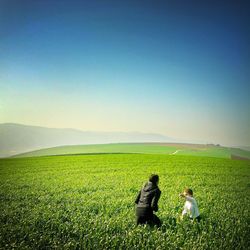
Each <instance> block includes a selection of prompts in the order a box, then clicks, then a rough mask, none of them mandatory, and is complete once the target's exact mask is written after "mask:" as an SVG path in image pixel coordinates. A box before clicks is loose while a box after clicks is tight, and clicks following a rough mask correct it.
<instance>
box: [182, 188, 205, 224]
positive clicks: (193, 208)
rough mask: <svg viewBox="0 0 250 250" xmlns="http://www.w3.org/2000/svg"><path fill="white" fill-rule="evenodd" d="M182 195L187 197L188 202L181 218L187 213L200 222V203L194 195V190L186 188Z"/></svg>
mask: <svg viewBox="0 0 250 250" xmlns="http://www.w3.org/2000/svg"><path fill="white" fill-rule="evenodd" d="M179 196H180V197H183V198H185V200H186V202H185V205H184V209H183V211H182V215H181V218H183V216H185V215H189V217H190V218H191V219H193V220H194V219H195V220H197V221H198V222H200V219H201V217H200V212H199V209H198V205H197V202H196V200H195V198H194V197H193V191H192V189H190V188H185V190H184V191H183V193H181V194H180V195H179Z"/></svg>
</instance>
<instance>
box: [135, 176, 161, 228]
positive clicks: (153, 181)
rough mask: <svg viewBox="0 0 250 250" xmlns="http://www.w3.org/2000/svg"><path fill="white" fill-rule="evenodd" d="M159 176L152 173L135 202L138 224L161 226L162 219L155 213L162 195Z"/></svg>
mask: <svg viewBox="0 0 250 250" xmlns="http://www.w3.org/2000/svg"><path fill="white" fill-rule="evenodd" d="M158 183H159V176H158V175H156V174H152V175H151V176H150V177H149V181H148V182H147V183H146V184H145V185H144V187H143V188H142V189H141V191H140V192H139V194H138V196H137V198H136V200H135V203H136V204H137V206H136V224H137V225H139V224H149V225H151V226H154V225H156V226H157V227H160V226H161V221H160V219H159V218H158V217H157V216H156V215H155V214H154V213H153V211H155V212H157V211H158V200H159V199H160V196H161V191H160V189H159V187H158Z"/></svg>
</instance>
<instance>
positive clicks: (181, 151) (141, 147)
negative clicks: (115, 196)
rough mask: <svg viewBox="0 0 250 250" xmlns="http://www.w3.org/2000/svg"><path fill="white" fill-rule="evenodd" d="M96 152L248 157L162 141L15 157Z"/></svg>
mask: <svg viewBox="0 0 250 250" xmlns="http://www.w3.org/2000/svg"><path fill="white" fill-rule="evenodd" d="M98 153H137V154H165V155H169V154H177V155H191V156H208V157H219V158H231V154H233V155H237V156H240V157H244V158H247V159H250V151H246V150H242V149H238V148H227V147H217V146H210V145H195V144H171V143H169V144H164V143H158V144H157V143H118V144H99V145H74V146H60V147H54V148H47V149H41V150H36V151H32V152H27V153H24V154H20V155H17V156H15V157H33V156H46V155H65V154H67V155H69V154H98Z"/></svg>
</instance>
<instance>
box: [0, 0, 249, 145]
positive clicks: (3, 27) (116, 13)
mask: <svg viewBox="0 0 250 250" xmlns="http://www.w3.org/2000/svg"><path fill="white" fill-rule="evenodd" d="M201 2H202V3H201ZM247 2H249V1H185V0H183V1H178V0H177V1H167V0H166V1H153V0H152V1H147V0H144V1H136V0H133V1H128V0H126V1H117V0H114V1H103V0H100V1H96V0H91V1H84V0H83V1H70V0H68V1H65V0H60V1H59V0H58V1H54V0H43V1H34V0H30V1H26V0H23V1H19V0H17V1H14V0H2V1H0V123H5V122H14V123H22V124H28V125H40V126H48V127H62V128H64V127H71V128H78V129H82V130H94V131H139V132H151V133H160V134H163V135H167V136H170V137H174V138H180V139H183V140H194V141H201V142H209V143H220V144H222V145H240V146H243V145H250V112H249V108H250V98H249V97H250V82H249V80H250V25H249V23H250V15H249V11H250V4H248V3H247Z"/></svg>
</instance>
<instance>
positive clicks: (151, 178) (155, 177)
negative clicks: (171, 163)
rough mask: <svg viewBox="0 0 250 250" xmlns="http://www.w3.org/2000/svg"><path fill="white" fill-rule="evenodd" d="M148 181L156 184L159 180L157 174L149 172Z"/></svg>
mask: <svg viewBox="0 0 250 250" xmlns="http://www.w3.org/2000/svg"><path fill="white" fill-rule="evenodd" d="M149 181H151V182H152V183H153V184H155V185H156V184H157V182H158V181H159V176H158V175H157V174H151V175H150V177H149Z"/></svg>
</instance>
